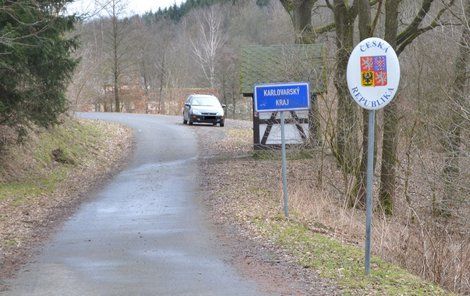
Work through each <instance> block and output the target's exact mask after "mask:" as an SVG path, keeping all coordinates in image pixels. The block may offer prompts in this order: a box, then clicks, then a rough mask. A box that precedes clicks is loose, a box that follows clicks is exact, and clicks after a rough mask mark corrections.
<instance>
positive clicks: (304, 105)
mask: <svg viewBox="0 0 470 296" xmlns="http://www.w3.org/2000/svg"><path fill="white" fill-rule="evenodd" d="M293 87H299V94H298V95H289V99H294V103H293V104H288V105H285V106H277V107H276V106H275V105H274V103H273V102H274V101H275V100H276V99H285V98H286V95H275V94H273V95H270V97H269V101H267V102H266V100H267V98H266V97H265V96H264V95H263V94H262V93H260V94H261V96H259V94H258V91H262V90H266V89H268V90H276V89H283V88H293ZM253 96H254V106H253V107H254V109H255V112H276V111H300V110H309V109H310V85H309V83H308V82H289V83H268V84H259V85H255V87H254V92H253ZM305 96H306V98H305ZM261 100H264V102H266V104H265V105H266V108H263V107H261V106H259V105H258V103H260V101H261ZM260 107H261V108H260Z"/></svg>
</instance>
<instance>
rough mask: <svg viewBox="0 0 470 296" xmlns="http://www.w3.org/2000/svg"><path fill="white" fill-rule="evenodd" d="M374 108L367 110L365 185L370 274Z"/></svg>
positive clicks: (366, 265) (366, 252) (366, 267)
mask: <svg viewBox="0 0 470 296" xmlns="http://www.w3.org/2000/svg"><path fill="white" fill-rule="evenodd" d="M374 142H375V110H370V111H369V135H368V138H367V185H366V186H367V187H366V244H365V270H366V274H367V275H369V274H370V242H371V231H372V193H373V192H372V185H373V184H374Z"/></svg>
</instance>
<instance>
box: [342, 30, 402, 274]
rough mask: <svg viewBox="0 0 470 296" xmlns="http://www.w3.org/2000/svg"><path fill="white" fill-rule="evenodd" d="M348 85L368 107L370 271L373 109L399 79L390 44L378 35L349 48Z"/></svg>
mask: <svg viewBox="0 0 470 296" xmlns="http://www.w3.org/2000/svg"><path fill="white" fill-rule="evenodd" d="M347 80H348V88H349V92H350V93H351V96H352V97H353V99H354V100H355V101H356V103H357V104H359V106H361V107H362V108H364V109H367V110H369V127H368V130H369V133H368V138H367V185H366V237H365V244H364V252H365V260H364V261H365V262H364V265H365V273H366V275H369V274H370V253H371V240H372V207H373V202H372V197H373V184H374V142H375V110H378V109H381V108H383V107H385V106H386V105H387V104H388V103H390V102H391V101H392V100H393V98H394V96H395V94H396V92H397V90H398V85H399V82H400V63H399V62H398V57H397V54H396V53H395V51H394V50H393V48H392V47H391V46H390V44H388V43H387V42H386V41H384V40H382V39H380V38H368V39H365V40H363V41H361V42H360V43H359V44H358V45H357V46H356V47H355V48H354V50H353V51H352V53H351V56H350V57H349V61H348V68H347Z"/></svg>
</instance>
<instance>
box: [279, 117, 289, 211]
mask: <svg viewBox="0 0 470 296" xmlns="http://www.w3.org/2000/svg"><path fill="white" fill-rule="evenodd" d="M281 145H282V152H281V154H282V192H283V196H284V215H285V216H286V218H289V197H288V195H287V172H286V171H287V160H286V135H285V131H284V111H281Z"/></svg>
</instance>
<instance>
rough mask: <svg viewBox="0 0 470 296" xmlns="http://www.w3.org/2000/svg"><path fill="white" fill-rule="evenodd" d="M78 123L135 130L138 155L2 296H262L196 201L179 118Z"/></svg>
mask: <svg viewBox="0 0 470 296" xmlns="http://www.w3.org/2000/svg"><path fill="white" fill-rule="evenodd" d="M80 116H81V117H84V118H91V119H103V120H110V121H117V122H121V123H124V124H126V125H128V126H130V127H132V128H133V129H134V131H135V135H136V150H135V154H134V155H133V157H132V160H131V161H130V163H129V165H128V166H127V167H126V168H125V169H124V170H123V171H122V172H120V173H119V174H118V175H116V177H114V178H113V179H112V180H110V181H109V182H108V183H107V184H105V185H104V187H103V188H102V189H100V190H97V191H96V192H94V193H91V194H92V196H91V197H92V198H91V199H90V201H89V202H86V203H84V204H83V205H82V206H81V207H80V209H79V210H78V211H77V212H76V214H75V215H73V216H72V217H71V218H70V219H69V220H68V221H67V222H65V223H64V225H63V227H62V228H61V229H60V230H59V231H58V232H57V233H56V234H55V235H54V236H53V238H52V239H51V241H50V242H48V243H47V244H46V245H45V246H44V247H43V248H42V249H41V251H40V254H39V255H38V256H37V258H35V260H34V262H32V263H29V264H27V265H26V266H24V267H23V268H22V270H21V271H20V272H19V274H18V276H17V278H16V279H13V280H11V281H10V282H8V283H9V284H10V287H11V289H10V291H8V292H6V293H4V295H48V296H49V295H68V296H70V295H238V296H239V295H264V294H263V293H262V292H260V288H259V287H258V286H257V284H256V283H255V282H252V281H250V280H247V279H244V278H242V277H241V276H240V275H239V274H238V273H237V271H236V270H235V269H234V268H233V267H231V266H230V264H229V263H227V262H228V261H229V259H230V257H229V255H228V254H227V253H226V252H225V251H226V250H224V248H223V247H222V246H221V245H220V244H219V243H218V242H217V239H216V236H215V234H214V231H213V230H211V225H210V223H209V222H208V221H207V219H206V217H205V212H204V208H203V206H202V205H201V204H200V203H199V201H198V200H199V198H198V197H200V194H202V193H203V191H201V189H200V188H199V184H198V182H197V175H198V167H197V161H196V158H197V153H198V151H197V142H196V138H195V135H194V134H193V132H192V131H191V129H189V128H188V127H186V126H183V125H182V124H181V123H180V121H182V119H181V118H179V117H157V116H150V115H131V114H111V113H108V114H100V113H85V114H80ZM214 128H215V129H216V128H219V127H214Z"/></svg>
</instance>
